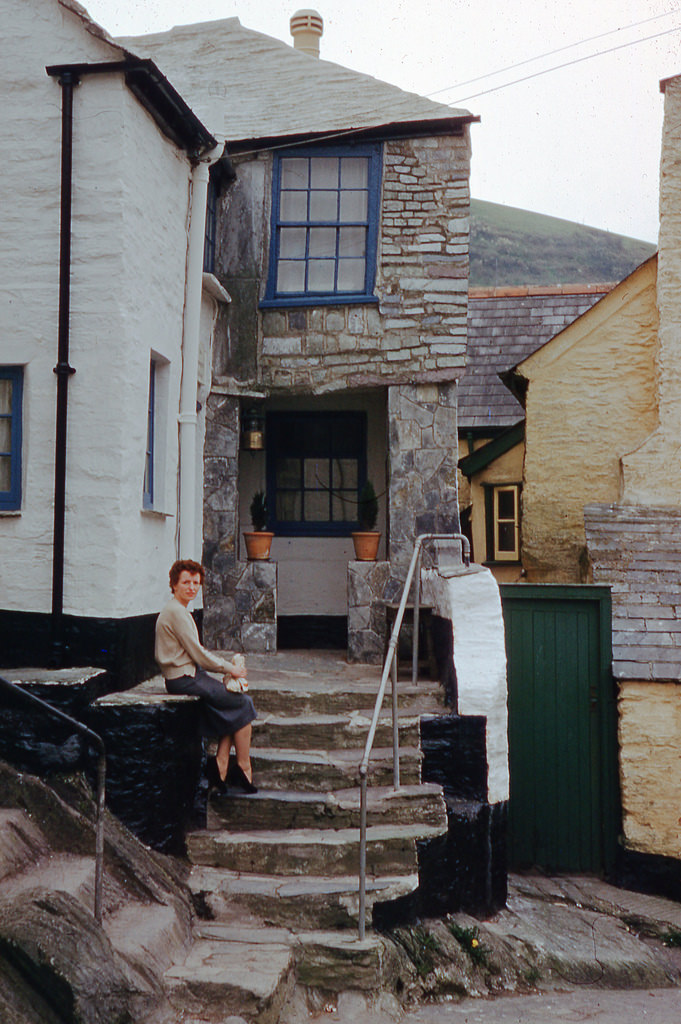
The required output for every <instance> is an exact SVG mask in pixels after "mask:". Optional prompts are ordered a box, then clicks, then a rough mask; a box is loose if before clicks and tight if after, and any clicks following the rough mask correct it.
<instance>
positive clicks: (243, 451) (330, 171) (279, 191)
mask: <svg viewBox="0 0 681 1024" xmlns="http://www.w3.org/2000/svg"><path fill="white" fill-rule="evenodd" d="M292 31H293V32H294V37H295V39H296V43H295V46H294V47H290V46H287V45H285V44H284V43H281V42H279V41H277V40H275V39H271V38H269V37H267V36H264V35H262V34H261V33H257V32H252V31H249V30H247V29H245V28H243V27H242V26H241V25H240V24H239V21H238V19H236V18H230V19H227V20H224V21H218V22H213V23H207V24H200V25H187V26H182V27H179V28H175V29H173V30H172V31H170V32H167V33H162V34H159V35H155V36H147V37H144V38H139V39H135V40H124V41H123V42H124V44H125V45H126V46H130V47H131V48H133V49H134V48H137V50H139V51H140V52H143V53H144V54H145V55H147V56H149V57H152V58H153V59H154V60H155V61H156V62H157V63H158V64H159V66H160V67H161V68H162V69H163V70H164V71H165V72H166V73H168V74H169V75H170V76H171V77H172V78H173V80H176V81H177V83H178V86H179V87H180V88H181V89H182V90H183V94H186V95H187V96H188V97H190V102H191V103H192V107H193V109H194V110H196V111H197V113H199V115H200V116H201V117H203V118H204V119H205V120H206V121H207V123H208V124H211V125H213V124H217V126H218V128H219V130H221V131H224V133H225V135H226V136H227V137H228V140H229V141H228V152H229V157H230V160H231V163H232V166H233V169H234V175H235V178H234V181H233V182H232V183H231V184H230V185H229V187H227V188H225V189H223V190H222V192H221V193H220V194H218V190H217V189H215V192H214V198H215V217H216V235H215V273H216V276H217V277H218V278H219V280H220V282H221V283H222V284H223V285H224V287H225V288H226V289H227V291H228V292H229V293H230V295H231V296H232V299H233V302H232V304H231V306H230V307H229V310H226V311H225V312H224V314H223V316H222V317H221V319H220V321H219V326H218V333H219V339H220V340H219V343H218V344H217V345H216V348H215V353H214V366H213V370H214V375H213V385H212V389H211V394H210V398H209V400H208V414H207V415H208V426H207V435H206V447H205V454H204V458H205V470H206V472H205V492H204V494H205V507H204V560H205V562H206V564H207V566H208V569H209V574H208V580H207V586H206V593H205V598H204V602H205V608H204V631H205V636H206V639H207V641H208V642H209V643H210V644H213V645H216V646H218V647H227V648H231V647H241V648H243V649H245V650H251V651H263V650H274V649H275V647H276V644H277V634H278V633H279V635H280V637H281V636H282V635H283V634H284V633H285V632H286V629H287V627H288V628H289V629H290V630H295V629H296V627H297V626H302V627H303V629H304V635H305V636H307V637H310V636H311V635H312V632H313V631H314V629H315V627H317V626H318V627H319V630H320V633H321V636H322V637H323V638H325V639H326V640H327V641H328V638H329V637H331V636H332V635H333V633H334V631H338V632H340V634H341V635H343V637H344V636H345V625H346V622H347V631H348V645H349V653H350V657H351V658H353V659H358V660H369V661H374V660H377V659H378V658H379V657H380V656H381V652H382V649H383V643H384V624H385V620H384V616H385V610H384V602H386V601H388V602H390V601H391V600H394V599H395V596H396V594H397V593H398V587H399V582H400V580H402V579H403V578H404V575H405V572H406V567H407V565H408V563H409V559H410V556H411V551H412V547H413V543H414V539H415V537H416V535H418V534H419V533H424V532H430V531H440V532H453V531H457V530H458V509H457V493H456V490H457V488H456V416H457V414H456V404H457V402H456V386H457V385H456V382H457V378H458V377H459V375H460V373H461V370H462V368H463V365H464V357H465V348H466V304H467V286H468V212H469V184H468V179H469V157H470V141H469V125H470V123H471V122H472V121H474V120H476V118H474V117H473V116H471V115H470V114H469V113H468V112H467V111H464V110H454V109H452V108H450V107H446V106H443V105H441V104H437V103H433V102H431V101H429V100H426V99H423V98H421V97H419V96H415V95H412V94H410V93H406V92H403V91H402V90H400V89H398V88H395V87H393V86H390V85H386V84H384V83H382V82H379V81H377V80H376V79H373V78H371V77H369V76H367V75H361V74H358V73H357V72H354V71H350V70H348V69H346V68H343V67H339V66H338V65H335V64H331V63H328V62H325V61H323V60H320V59H319V57H318V50H319V37H320V36H321V33H322V22H321V18H319V16H318V15H316V14H314V12H306V13H305V17H303V18H294V19H292ZM301 45H304V47H305V49H302V48H301ZM315 53H316V54H317V55H315ZM254 424H255V427H256V429H255V431H254V430H253V429H252V428H253V425H254ZM244 427H247V428H248V430H247V433H248V441H245V434H246V431H245V430H244ZM253 433H255V434H256V435H258V436H264V441H263V442H262V447H255V448H254V447H253V445H252V443H251V441H252V434H253ZM367 479H368V480H371V482H372V483H373V485H374V488H375V491H376V492H377V494H378V497H379V529H380V530H381V532H382V534H383V540H382V546H381V549H380V551H379V561H378V562H375V563H361V562H357V561H356V560H355V559H354V555H353V549H352V541H351V537H350V534H351V531H352V530H353V529H357V520H358V512H357V502H358V495H359V492H360V490H361V488H362V485H363V484H364V482H365V481H366V480H367ZM258 491H263V492H265V493H266V496H267V505H268V517H269V521H268V526H269V528H270V529H271V530H272V531H273V532H274V534H275V537H274V542H273V545H272V552H271V560H270V561H269V562H260V563H257V562H250V563H249V562H247V561H246V556H245V552H244V548H243V544H242V540H241V536H240V535H241V533H242V532H243V531H244V530H245V529H249V528H250V527H249V505H250V502H251V499H252V496H253V494H254V493H255V492H258Z"/></svg>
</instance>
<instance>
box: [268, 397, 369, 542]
mask: <svg viewBox="0 0 681 1024" xmlns="http://www.w3.org/2000/svg"><path fill="white" fill-rule="evenodd" d="M267 437H268V447H267V482H268V507H269V509H270V516H271V520H272V521H271V523H270V525H271V526H272V529H274V531H275V532H276V533H278V534H281V535H284V536H287V535H288V536H296V535H307V536H347V535H348V534H349V533H350V532H351V531H352V530H356V529H357V527H358V521H357V502H358V497H359V491H360V488H361V487H362V485H363V484H364V481H365V479H366V416H365V414H364V413H358V412H324V413H313V412H298V413H288V412H273V413H270V414H269V415H268V417H267Z"/></svg>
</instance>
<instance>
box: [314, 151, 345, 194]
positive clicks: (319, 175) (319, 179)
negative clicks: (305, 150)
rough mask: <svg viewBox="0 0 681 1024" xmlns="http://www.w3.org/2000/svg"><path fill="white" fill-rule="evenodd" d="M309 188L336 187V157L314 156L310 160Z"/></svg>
mask: <svg viewBox="0 0 681 1024" xmlns="http://www.w3.org/2000/svg"><path fill="white" fill-rule="evenodd" d="M310 188H338V157H337V156H315V157H312V159H311V160H310Z"/></svg>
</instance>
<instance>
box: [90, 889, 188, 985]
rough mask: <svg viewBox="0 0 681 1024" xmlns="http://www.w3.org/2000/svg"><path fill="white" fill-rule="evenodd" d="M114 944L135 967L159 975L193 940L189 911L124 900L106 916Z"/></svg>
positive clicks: (105, 928) (106, 924) (184, 951)
mask: <svg viewBox="0 0 681 1024" xmlns="http://www.w3.org/2000/svg"><path fill="white" fill-rule="evenodd" d="M103 926H104V931H105V932H106V934H107V936H108V938H109V941H110V942H111V945H112V946H113V947H114V949H115V950H116V952H117V953H119V955H120V956H122V957H123V958H124V959H125V960H126V961H127V962H128V963H129V964H130V965H131V966H132V967H133V968H135V967H139V965H140V964H143V965H144V970H145V972H149V973H150V974H152V973H153V974H154V975H156V976H160V975H162V974H163V973H164V971H166V970H167V969H168V967H170V965H171V964H172V963H173V961H174V960H177V959H181V958H182V956H183V955H184V953H186V951H187V950H188V949H189V946H190V944H191V938H192V937H191V924H190V918H189V915H185V914H183V913H178V908H177V907H174V906H172V905H171V904H162V903H157V904H149V903H140V902H138V901H132V902H127V903H124V904H123V906H121V907H119V908H118V909H117V910H116V911H115V913H112V914H110V915H108V916H107V917H105V918H104V922H103Z"/></svg>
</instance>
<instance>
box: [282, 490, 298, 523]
mask: <svg viewBox="0 0 681 1024" xmlns="http://www.w3.org/2000/svg"><path fill="white" fill-rule="evenodd" d="M301 498H302V495H301V493H300V491H279V493H278V494H277V519H280V520H282V521H286V522H289V523H291V522H293V523H295V522H299V521H300V518H301V512H302V501H301Z"/></svg>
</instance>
